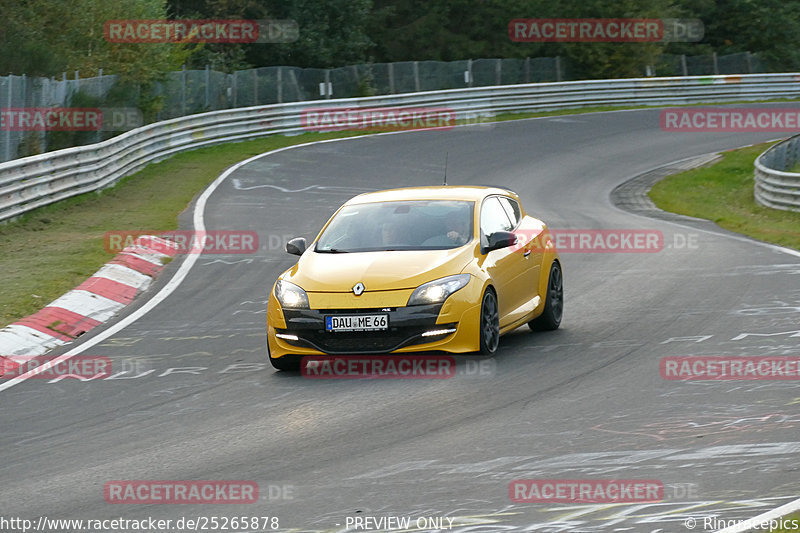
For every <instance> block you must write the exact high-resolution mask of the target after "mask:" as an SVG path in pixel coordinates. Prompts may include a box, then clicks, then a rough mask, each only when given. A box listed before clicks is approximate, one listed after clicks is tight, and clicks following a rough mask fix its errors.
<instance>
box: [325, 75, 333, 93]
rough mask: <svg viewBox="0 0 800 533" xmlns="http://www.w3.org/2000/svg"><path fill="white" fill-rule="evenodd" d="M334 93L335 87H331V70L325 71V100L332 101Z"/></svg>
mask: <svg viewBox="0 0 800 533" xmlns="http://www.w3.org/2000/svg"><path fill="white" fill-rule="evenodd" d="M332 92H333V87H331V69H329V68H326V69H325V100H330V99H331V93H332Z"/></svg>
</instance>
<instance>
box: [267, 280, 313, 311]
mask: <svg viewBox="0 0 800 533" xmlns="http://www.w3.org/2000/svg"><path fill="white" fill-rule="evenodd" d="M275 297H276V298H277V299H278V302H280V304H281V306H282V307H288V308H292V309H308V295H307V294H306V291H304V290H303V289H301V288H300V287H298V286H297V285H295V284H294V283H289V282H288V281H283V280H280V279H279V280H278V283H276V284H275Z"/></svg>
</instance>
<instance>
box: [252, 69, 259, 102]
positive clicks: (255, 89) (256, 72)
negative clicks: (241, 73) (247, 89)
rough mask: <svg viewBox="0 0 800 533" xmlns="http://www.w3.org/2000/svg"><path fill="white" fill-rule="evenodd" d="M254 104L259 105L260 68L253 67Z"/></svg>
mask: <svg viewBox="0 0 800 533" xmlns="http://www.w3.org/2000/svg"><path fill="white" fill-rule="evenodd" d="M253 105H258V69H257V68H254V69H253Z"/></svg>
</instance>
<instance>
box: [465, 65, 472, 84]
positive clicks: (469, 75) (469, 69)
mask: <svg viewBox="0 0 800 533" xmlns="http://www.w3.org/2000/svg"><path fill="white" fill-rule="evenodd" d="M464 77H465V78H466V79H465V80H464V81H465V82H466V83H467V87H472V59H467V71H466V72H465V73H464Z"/></svg>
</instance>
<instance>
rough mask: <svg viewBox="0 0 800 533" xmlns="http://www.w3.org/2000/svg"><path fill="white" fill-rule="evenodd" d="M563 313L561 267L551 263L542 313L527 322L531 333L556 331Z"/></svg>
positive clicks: (555, 262)
mask: <svg viewBox="0 0 800 533" xmlns="http://www.w3.org/2000/svg"><path fill="white" fill-rule="evenodd" d="M563 313H564V282H563V277H562V275H561V265H559V264H558V261H553V265H552V266H551V267H550V278H549V279H548V281H547V296H546V297H545V301H544V311H542V314H541V315H539V316H538V317H536V318H534V319H533V320H531V321H530V322H528V326H529V327H530V328H531V329H532V330H533V331H547V330H554V329H558V326H560V325H561V316H562V315H563Z"/></svg>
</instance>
